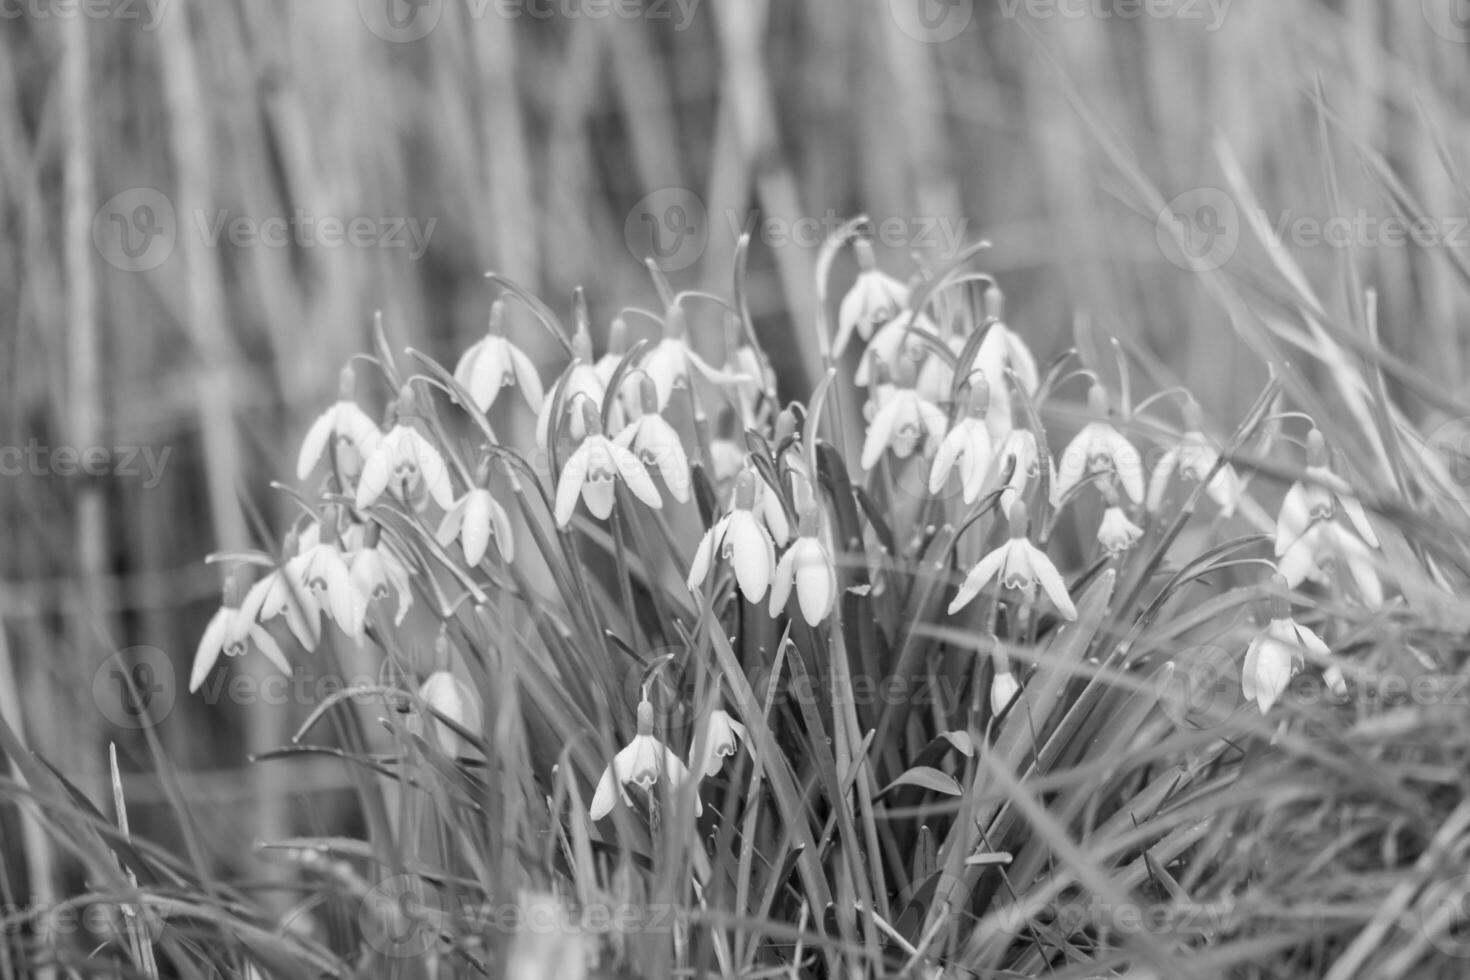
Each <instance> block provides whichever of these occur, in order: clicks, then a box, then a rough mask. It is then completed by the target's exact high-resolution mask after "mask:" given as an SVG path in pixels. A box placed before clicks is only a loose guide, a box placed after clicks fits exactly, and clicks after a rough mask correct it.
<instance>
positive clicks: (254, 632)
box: [189, 569, 291, 694]
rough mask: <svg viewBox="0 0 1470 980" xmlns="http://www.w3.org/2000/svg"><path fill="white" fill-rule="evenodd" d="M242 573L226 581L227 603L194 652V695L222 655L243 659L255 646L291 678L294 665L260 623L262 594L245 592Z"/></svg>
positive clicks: (191, 684)
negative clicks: (259, 614)
mask: <svg viewBox="0 0 1470 980" xmlns="http://www.w3.org/2000/svg"><path fill="white" fill-rule="evenodd" d="M240 574H241V573H240V570H239V569H236V570H235V571H233V572H231V573H230V574H229V575H228V576H227V577H226V578H225V589H224V601H223V603H222V604H221V605H220V608H219V611H218V612H216V613H215V614H214V615H213V616H212V617H210V620H209V625H207V626H205V627H204V635H203V636H202V637H200V639H199V648H198V649H197V650H195V651H194V667H193V669H192V670H191V671H190V672H189V692H190V693H191V694H192V693H193V692H195V691H197V690H199V685H200V684H203V683H204V678H206V677H208V676H209V672H210V671H211V670H213V669H214V665H215V663H216V662H217V661H218V660H219V656H220V654H222V653H223V654H224V655H225V656H227V657H239V656H241V655H243V654H244V653H245V652H246V651H247V650H249V649H250V644H252V643H254V644H255V648H256V649H257V650H259V651H260V652H261V653H263V654H265V657H266V659H267V660H269V661H270V662H271V663H272V664H273V665H274V666H275V667H276V668H277V669H278V670H280V671H281V672H282V673H283V674H286V675H288V676H289V675H290V673H291V663H290V661H288V660H287V659H286V655H285V654H283V653H282V652H281V648H280V647H279V646H277V645H276V641H275V640H274V639H273V638H272V637H271V635H270V634H269V633H267V632H266V631H265V628H264V627H263V626H261V625H260V623H258V622H257V621H256V618H255V617H256V615H257V613H259V611H260V608H259V594H258V593H256V594H254V595H251V594H250V593H247V592H246V591H245V589H244V586H243V584H242V583H241V581H240ZM242 593H245V594H243V595H242Z"/></svg>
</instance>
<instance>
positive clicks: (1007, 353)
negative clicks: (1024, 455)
mask: <svg viewBox="0 0 1470 980" xmlns="http://www.w3.org/2000/svg"><path fill="white" fill-rule="evenodd" d="M1004 305H1005V304H1004V297H1003V296H1002V294H1001V291H1000V289H999V288H998V287H996V286H995V285H993V284H992V285H991V286H990V288H989V289H987V290H986V291H985V313H986V318H987V319H988V320H990V321H991V323H990V325H989V326H988V327H986V328H985V336H984V337H983V338H981V340H980V348H979V350H977V351H976V352H975V366H976V367H977V368H979V369H980V370H982V371H984V372H985V376H986V377H987V378H989V379H990V381H991V386H990V411H989V413H988V414H987V416H986V423H987V424H988V425H989V426H990V436H991V439H993V440H994V439H1002V438H1004V437H1005V435H1006V433H1007V432H1009V431H1010V430H1011V428H1012V426H1013V425H1014V422H1013V421H1012V419H1013V414H1014V412H1013V409H1012V406H1011V397H1012V395H1011V383H1010V381H1009V377H1010V375H1011V374H1013V375H1014V376H1015V378H1016V384H1017V385H1019V386H1020V388H1021V390H1022V391H1024V392H1025V393H1026V395H1027V396H1028V397H1029V396H1032V395H1035V394H1036V392H1037V390H1038V389H1039V388H1040V387H1041V374H1040V372H1039V371H1037V369H1036V358H1035V356H1034V355H1033V354H1032V353H1031V348H1030V347H1028V346H1027V344H1026V341H1025V340H1023V339H1022V338H1021V335H1020V334H1018V333H1016V332H1015V331H1014V330H1012V329H1011V328H1010V327H1008V326H1006V324H1005V321H1004V320H1002V319H1001V317H1002V315H1003V314H1004ZM1007 372H1009V374H1008V373H1007Z"/></svg>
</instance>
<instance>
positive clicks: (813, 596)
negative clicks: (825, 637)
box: [770, 508, 837, 626]
mask: <svg viewBox="0 0 1470 980" xmlns="http://www.w3.org/2000/svg"><path fill="white" fill-rule="evenodd" d="M817 515H818V512H817V510H816V509H815V508H813V509H811V510H808V511H807V512H806V513H805V514H803V515H802V519H801V528H800V533H799V535H798V536H797V538H796V542H795V543H794V544H792V546H791V547H790V548H787V549H786V553H785V554H784V555H782V556H781V560H780V561H779V562H777V563H776V572H775V575H774V577H773V578H772V579H771V604H770V611H771V615H772V616H773V617H774V616H779V615H781V613H782V611H783V610H785V608H786V601H787V600H788V599H789V598H790V597H791V590H792V588H793V587H794V588H795V589H796V604H797V607H798V608H799V609H800V610H801V617H802V618H803V619H805V620H806V622H807V625H808V626H816V625H817V624H818V623H820V622H821V621H822V620H824V619H826V618H827V617H828V616H830V615H831V614H832V608H833V606H834V605H836V602H837V569H836V567H835V566H834V565H833V563H832V556H831V554H829V553H828V551H827V547H826V545H824V544H822V539H821V537H820V536H819V534H818V531H819V527H818V520H819V519H818V516H817Z"/></svg>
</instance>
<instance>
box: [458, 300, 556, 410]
mask: <svg viewBox="0 0 1470 980" xmlns="http://www.w3.org/2000/svg"><path fill="white" fill-rule="evenodd" d="M504 325H505V301H504V300H496V301H495V302H494V304H493V305H491V307H490V324H489V326H488V327H487V328H486V331H485V336H484V337H482V338H480V339H479V340H478V341H476V342H475V343H474V344H471V345H470V349H469V350H467V351H465V352H464V354H463V356H461V357H460V359H459V363H458V364H456V365H455V367H454V380H455V381H458V382H459V383H460V384H461V385H462V386H464V389H465V390H466V391H468V392H469V393H470V397H471V398H473V399H474V400H475V406H476V407H477V408H479V409H480V411H482V412H487V411H489V410H490V406H491V405H493V404H495V399H496V398H497V397H499V395H500V390H501V389H502V388H504V387H506V386H514V387H518V388H519V389H520V391H521V397H523V398H524V399H525V400H526V405H527V406H528V407H529V408H530V409H531V411H533V412H540V411H541V399H542V390H541V375H540V374H538V373H537V371H536V365H535V364H534V363H533V362H532V361H531V358H530V357H528V356H526V353H525V352H524V351H522V350H521V349H520V348H519V347H517V346H516V345H515V344H512V343H511V342H510V341H509V340H506V339H505V337H504V336H503V335H502V330H503V328H504Z"/></svg>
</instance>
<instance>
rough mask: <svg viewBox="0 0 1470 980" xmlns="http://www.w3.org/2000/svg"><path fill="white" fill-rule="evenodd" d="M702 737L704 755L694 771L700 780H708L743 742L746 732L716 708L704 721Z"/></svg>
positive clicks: (727, 714) (728, 715)
mask: <svg viewBox="0 0 1470 980" xmlns="http://www.w3.org/2000/svg"><path fill="white" fill-rule="evenodd" d="M703 737H704V753H703V755H701V756H700V764H699V766H698V767H696V769H695V771H696V772H698V773H699V775H700V778H702V779H708V778H709V777H711V776H713V775H714V774H715V773H717V772H719V771H720V769H721V768H722V767H723V766H724V764H725V760H726V759H728V758H730V757H731V756H732V755H734V754H735V753H736V751H737V750H738V749H739V748H740V743H741V742H744V741H745V737H746V731H745V726H744V725H742V724H740V722H738V721H736V720H735V719H734V718H731V717H730V714H729V712H727V711H725V709H723V708H716V709H715V710H714V711H711V712H710V713H709V717H708V719H707V720H706V721H705V724H704V736H703ZM696 741H697V740H696Z"/></svg>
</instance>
